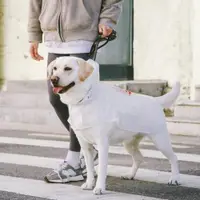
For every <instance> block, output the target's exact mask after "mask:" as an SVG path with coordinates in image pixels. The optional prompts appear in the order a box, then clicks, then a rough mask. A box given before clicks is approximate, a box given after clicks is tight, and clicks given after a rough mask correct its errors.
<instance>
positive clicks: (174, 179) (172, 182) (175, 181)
mask: <svg viewBox="0 0 200 200" xmlns="http://www.w3.org/2000/svg"><path fill="white" fill-rule="evenodd" d="M180 184H181V183H180V177H171V178H170V179H169V182H168V185H172V186H173V185H175V186H178V185H180Z"/></svg>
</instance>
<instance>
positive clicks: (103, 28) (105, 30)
mask: <svg viewBox="0 0 200 200" xmlns="http://www.w3.org/2000/svg"><path fill="white" fill-rule="evenodd" d="M112 31H113V29H112V28H110V27H109V26H106V25H103V24H99V33H101V34H102V36H103V37H108V36H109V35H110V34H111V33H112Z"/></svg>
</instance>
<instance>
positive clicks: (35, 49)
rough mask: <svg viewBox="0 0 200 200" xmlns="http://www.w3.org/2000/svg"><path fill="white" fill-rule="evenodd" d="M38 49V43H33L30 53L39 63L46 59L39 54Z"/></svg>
mask: <svg viewBox="0 0 200 200" xmlns="http://www.w3.org/2000/svg"><path fill="white" fill-rule="evenodd" d="M38 47H39V43H38V42H32V43H31V44H30V50H29V53H30V55H31V57H32V58H33V59H34V60H37V61H40V60H44V58H43V57H42V56H41V55H40V54H39V53H38Z"/></svg>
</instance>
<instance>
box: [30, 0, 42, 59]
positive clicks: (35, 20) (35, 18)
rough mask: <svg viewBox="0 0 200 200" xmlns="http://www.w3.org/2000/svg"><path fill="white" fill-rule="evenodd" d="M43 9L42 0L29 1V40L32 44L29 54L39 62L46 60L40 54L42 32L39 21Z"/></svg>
mask: <svg viewBox="0 0 200 200" xmlns="http://www.w3.org/2000/svg"><path fill="white" fill-rule="evenodd" d="M41 7H42V0H29V15H28V40H29V42H30V49H29V53H30V55H31V57H32V58H33V59H34V60H37V61H40V60H43V59H44V58H43V57H42V56H41V55H40V54H39V53H38V48H39V43H41V42H42V30H41V27H40V21H39V16H40V13H41Z"/></svg>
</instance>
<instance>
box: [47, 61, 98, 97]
mask: <svg viewBox="0 0 200 200" xmlns="http://www.w3.org/2000/svg"><path fill="white" fill-rule="evenodd" d="M93 70H94V68H93V67H92V65H90V64H89V63H88V62H86V61H85V60H83V59H81V58H77V57H60V58H57V59H56V60H54V61H52V62H51V63H50V64H49V66H48V78H49V79H50V81H51V84H52V87H53V91H54V93H57V94H58V93H59V94H62V93H65V92H67V91H68V90H69V89H71V88H72V87H74V86H75V85H76V84H78V83H80V82H84V81H85V80H86V79H87V78H88V77H89V76H90V75H91V74H92V72H93Z"/></svg>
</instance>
